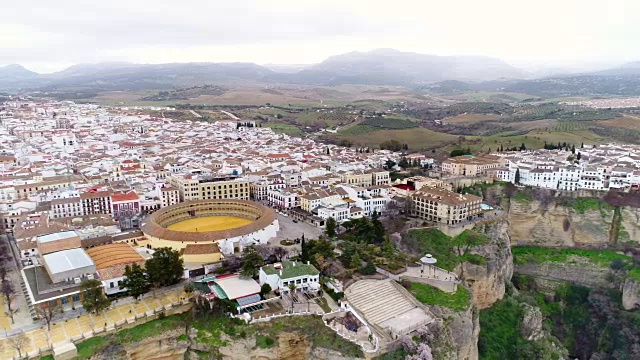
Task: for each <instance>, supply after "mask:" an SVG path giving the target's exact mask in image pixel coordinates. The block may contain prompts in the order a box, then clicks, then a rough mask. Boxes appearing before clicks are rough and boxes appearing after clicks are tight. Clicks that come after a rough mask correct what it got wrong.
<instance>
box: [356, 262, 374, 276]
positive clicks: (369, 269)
mask: <svg viewBox="0 0 640 360" xmlns="http://www.w3.org/2000/svg"><path fill="white" fill-rule="evenodd" d="M376 272H377V271H376V265H375V264H374V263H372V262H371V261H368V262H367V265H365V267H363V268H362V269H360V273H362V274H363V275H373V274H375V273H376Z"/></svg>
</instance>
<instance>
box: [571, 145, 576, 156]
mask: <svg viewBox="0 0 640 360" xmlns="http://www.w3.org/2000/svg"><path fill="white" fill-rule="evenodd" d="M571 153H572V154H575V153H576V146H575V145H571Z"/></svg>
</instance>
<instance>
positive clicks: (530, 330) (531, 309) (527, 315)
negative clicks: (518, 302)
mask: <svg viewBox="0 0 640 360" xmlns="http://www.w3.org/2000/svg"><path fill="white" fill-rule="evenodd" d="M523 307H524V309H523V314H522V322H521V323H520V334H521V335H522V336H523V337H524V338H525V339H527V340H532V341H537V340H540V339H542V338H544V330H542V320H544V316H542V311H540V309H539V308H537V307H535V306H531V305H528V304H523Z"/></svg>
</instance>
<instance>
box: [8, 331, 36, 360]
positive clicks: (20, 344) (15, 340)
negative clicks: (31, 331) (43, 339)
mask: <svg viewBox="0 0 640 360" xmlns="http://www.w3.org/2000/svg"><path fill="white" fill-rule="evenodd" d="M30 341H31V340H30V339H29V338H28V337H27V336H26V335H25V334H23V333H19V334H17V335H14V336H12V337H10V338H9V344H11V347H12V348H14V349H16V351H17V352H18V357H19V358H22V349H24V347H25V346H27V345H28V344H29V342H30Z"/></svg>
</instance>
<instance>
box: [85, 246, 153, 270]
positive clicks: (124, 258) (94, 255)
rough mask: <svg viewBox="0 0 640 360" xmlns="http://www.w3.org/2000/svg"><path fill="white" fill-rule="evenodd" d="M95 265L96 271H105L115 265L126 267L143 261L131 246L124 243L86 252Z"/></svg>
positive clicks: (99, 247) (97, 247) (94, 248)
mask: <svg viewBox="0 0 640 360" xmlns="http://www.w3.org/2000/svg"><path fill="white" fill-rule="evenodd" d="M86 252H87V255H89V256H90V257H91V259H92V260H93V262H94V263H95V264H96V269H98V270H101V269H106V268H108V267H112V266H116V265H126V264H132V263H137V262H139V261H144V258H143V257H142V255H140V254H138V252H137V251H135V250H134V249H133V248H132V247H131V245H129V244H124V243H117V244H108V245H102V246H96V247H93V248H91V249H87V250H86Z"/></svg>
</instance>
